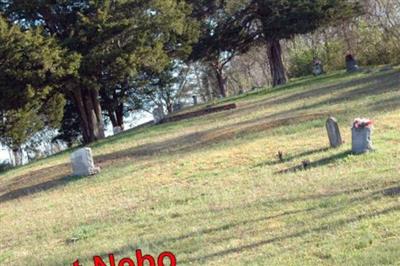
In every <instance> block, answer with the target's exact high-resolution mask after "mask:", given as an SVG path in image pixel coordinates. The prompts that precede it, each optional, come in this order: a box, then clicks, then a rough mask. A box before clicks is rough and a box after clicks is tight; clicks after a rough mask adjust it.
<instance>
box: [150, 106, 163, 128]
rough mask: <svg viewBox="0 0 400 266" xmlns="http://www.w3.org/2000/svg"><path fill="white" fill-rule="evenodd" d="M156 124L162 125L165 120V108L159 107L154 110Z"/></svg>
mask: <svg viewBox="0 0 400 266" xmlns="http://www.w3.org/2000/svg"><path fill="white" fill-rule="evenodd" d="M153 116H154V124H160V123H162V122H163V121H164V119H165V113H164V108H162V107H157V108H155V109H154V110H153Z"/></svg>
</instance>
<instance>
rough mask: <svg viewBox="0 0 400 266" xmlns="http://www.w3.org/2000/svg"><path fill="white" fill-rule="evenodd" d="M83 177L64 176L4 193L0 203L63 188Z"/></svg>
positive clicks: (0, 197)
mask: <svg viewBox="0 0 400 266" xmlns="http://www.w3.org/2000/svg"><path fill="white" fill-rule="evenodd" d="M82 178H84V177H77V176H64V177H61V178H59V179H55V180H49V181H46V182H43V183H39V184H35V185H32V186H28V187H23V188H18V189H15V190H12V191H9V192H6V193H4V194H2V195H1V196H0V203H3V202H6V201H10V200H14V199H19V198H21V197H25V196H29V195H32V194H36V193H40V192H43V191H47V190H49V189H54V188H57V187H61V186H64V185H66V184H68V183H71V182H74V181H78V180H80V179H82Z"/></svg>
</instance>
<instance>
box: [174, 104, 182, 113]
mask: <svg viewBox="0 0 400 266" xmlns="http://www.w3.org/2000/svg"><path fill="white" fill-rule="evenodd" d="M172 109H173V110H174V112H179V111H180V110H182V103H181V102H177V103H174V105H173V106H172Z"/></svg>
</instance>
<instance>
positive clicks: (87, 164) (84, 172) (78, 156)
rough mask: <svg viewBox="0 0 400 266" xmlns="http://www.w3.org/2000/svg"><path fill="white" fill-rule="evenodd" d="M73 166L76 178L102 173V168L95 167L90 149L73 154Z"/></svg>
mask: <svg viewBox="0 0 400 266" xmlns="http://www.w3.org/2000/svg"><path fill="white" fill-rule="evenodd" d="M71 165H72V171H73V175H74V176H90V175H95V174H98V173H100V168H99V167H96V166H95V165H94V161H93V155H92V150H91V149H90V148H83V149H79V150H77V151H76V152H74V153H72V154H71Z"/></svg>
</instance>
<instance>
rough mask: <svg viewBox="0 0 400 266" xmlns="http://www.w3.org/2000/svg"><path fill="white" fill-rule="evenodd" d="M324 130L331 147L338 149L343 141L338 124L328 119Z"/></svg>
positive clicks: (332, 118)
mask: <svg viewBox="0 0 400 266" xmlns="http://www.w3.org/2000/svg"><path fill="white" fill-rule="evenodd" d="M326 130H327V131H328V137H329V143H330V144H331V147H332V148H337V147H340V146H341V145H342V144H343V140H342V136H341V134H340V129H339V124H338V122H337V121H336V119H335V118H334V117H329V118H328V120H327V121H326Z"/></svg>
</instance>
